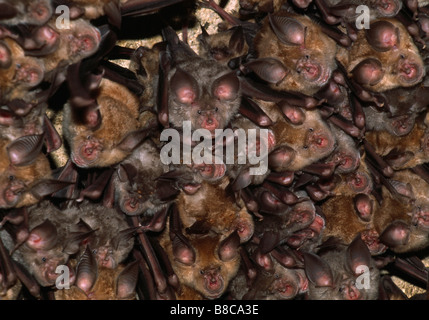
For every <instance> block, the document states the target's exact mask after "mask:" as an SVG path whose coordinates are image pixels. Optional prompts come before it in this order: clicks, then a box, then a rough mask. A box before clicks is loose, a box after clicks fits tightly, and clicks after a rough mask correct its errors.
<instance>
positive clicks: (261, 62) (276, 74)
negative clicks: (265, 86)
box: [244, 58, 289, 84]
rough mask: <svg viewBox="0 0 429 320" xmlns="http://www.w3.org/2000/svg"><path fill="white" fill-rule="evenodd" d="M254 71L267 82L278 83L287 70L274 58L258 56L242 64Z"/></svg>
mask: <svg viewBox="0 0 429 320" xmlns="http://www.w3.org/2000/svg"><path fill="white" fill-rule="evenodd" d="M244 66H245V67H246V68H247V69H249V70H251V71H252V72H254V73H255V74H256V75H257V76H258V77H259V78H261V79H262V80H264V81H267V82H269V83H274V84H278V83H279V82H280V81H282V80H283V79H284V78H285V77H286V75H287V74H288V73H289V70H288V69H287V68H286V67H285V66H284V64H283V63H281V62H280V61H279V60H278V59H275V58H260V59H255V60H252V61H250V62H248V63H246V64H245V65H244Z"/></svg>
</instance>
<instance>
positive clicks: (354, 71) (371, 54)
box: [336, 18, 425, 92]
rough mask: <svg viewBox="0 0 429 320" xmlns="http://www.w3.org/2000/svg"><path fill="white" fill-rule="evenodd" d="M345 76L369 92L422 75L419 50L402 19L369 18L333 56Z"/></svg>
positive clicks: (408, 84) (409, 83)
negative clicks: (365, 25)
mask: <svg viewBox="0 0 429 320" xmlns="http://www.w3.org/2000/svg"><path fill="white" fill-rule="evenodd" d="M336 58H337V59H338V61H339V62H340V63H341V64H342V65H343V66H344V67H345V68H346V70H347V74H348V77H350V78H352V79H353V81H355V82H356V83H358V84H359V85H361V86H362V87H363V88H364V89H366V90H368V91H372V92H383V91H386V90H390V89H394V88H398V87H412V86H414V85H416V84H418V83H420V82H421V81H422V79H423V77H424V75H425V70H424V67H423V66H424V64H423V60H422V57H421V56H420V54H419V50H418V49H417V47H416V46H415V44H414V42H413V40H412V38H411V36H410V34H409V33H408V31H407V30H406V29H405V27H404V26H403V24H402V23H400V22H399V21H398V20H396V19H392V18H390V19H388V18H383V19H378V20H376V21H372V22H371V24H370V28H369V29H368V30H366V31H365V30H360V31H359V32H358V34H357V39H356V41H354V42H353V44H352V45H351V47H350V49H347V50H346V49H342V48H339V50H338V54H337V56H336Z"/></svg>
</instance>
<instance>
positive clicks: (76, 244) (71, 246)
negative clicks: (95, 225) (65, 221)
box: [63, 230, 97, 255]
mask: <svg viewBox="0 0 429 320" xmlns="http://www.w3.org/2000/svg"><path fill="white" fill-rule="evenodd" d="M95 231H97V230H90V231H87V232H71V233H70V235H69V236H68V237H67V239H66V240H65V241H64V248H63V252H64V253H66V254H68V255H72V254H75V253H77V252H78V251H79V248H80V246H81V244H82V243H85V242H88V241H89V239H90V238H91V236H92V235H94V233H95Z"/></svg>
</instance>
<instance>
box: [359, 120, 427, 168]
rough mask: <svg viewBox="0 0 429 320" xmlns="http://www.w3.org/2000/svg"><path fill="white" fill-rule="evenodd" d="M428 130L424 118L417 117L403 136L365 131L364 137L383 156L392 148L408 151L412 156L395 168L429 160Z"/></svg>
mask: <svg viewBox="0 0 429 320" xmlns="http://www.w3.org/2000/svg"><path fill="white" fill-rule="evenodd" d="M428 138H429V137H428V132H427V124H426V120H424V121H423V120H422V119H419V118H418V119H417V120H416V124H415V125H414V127H413V129H412V130H411V131H410V133H408V134H407V135H404V136H399V137H398V136H395V135H392V134H390V133H388V132H387V131H367V132H366V134H365V139H366V140H367V141H368V142H369V143H370V144H371V145H372V146H373V147H374V149H375V151H376V152H377V153H378V154H379V155H381V156H385V155H387V154H388V153H389V152H391V151H392V150H397V151H399V152H406V151H410V152H413V153H414V156H413V157H412V158H411V159H410V160H409V161H407V162H405V163H404V164H403V165H402V166H400V167H395V169H397V170H399V169H405V168H413V167H415V166H416V165H419V164H422V163H426V162H428V160H429V148H428V141H427V140H428Z"/></svg>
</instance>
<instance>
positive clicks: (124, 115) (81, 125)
mask: <svg viewBox="0 0 429 320" xmlns="http://www.w3.org/2000/svg"><path fill="white" fill-rule="evenodd" d="M77 81H79V80H77ZM73 85H75V84H73ZM94 99H95V101H93V100H92V99H91V98H90V99H89V104H88V105H86V106H84V107H82V106H76V105H75V104H76V103H77V104H79V103H80V102H79V100H77V101H76V100H72V101H71V103H69V104H66V105H65V108H64V120H63V125H64V126H63V128H64V137H65V139H66V140H67V142H68V143H69V145H70V148H71V159H72V161H73V162H74V163H75V164H76V165H77V166H79V167H83V168H90V167H105V166H110V165H114V164H117V163H119V162H120V161H122V160H124V159H125V158H126V157H127V156H128V155H130V154H131V152H132V151H133V149H134V148H135V147H136V146H137V145H138V144H139V143H140V142H141V141H142V140H143V138H144V137H146V136H147V134H148V132H147V131H145V130H144V126H145V119H144V117H143V119H140V113H139V101H138V99H137V97H136V96H135V95H134V94H133V93H132V92H130V91H129V90H127V88H125V87H124V86H123V85H120V84H118V83H116V82H113V81H110V80H107V79H104V78H103V79H102V80H101V82H100V84H99V89H98V90H97V94H96V97H95V98H94ZM85 103H86V102H85Z"/></svg>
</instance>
